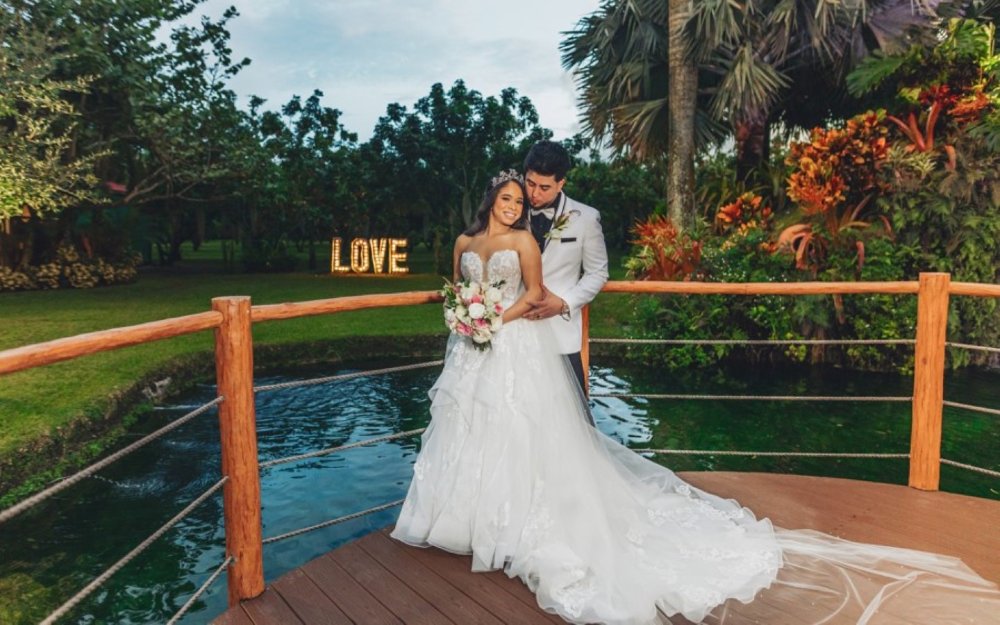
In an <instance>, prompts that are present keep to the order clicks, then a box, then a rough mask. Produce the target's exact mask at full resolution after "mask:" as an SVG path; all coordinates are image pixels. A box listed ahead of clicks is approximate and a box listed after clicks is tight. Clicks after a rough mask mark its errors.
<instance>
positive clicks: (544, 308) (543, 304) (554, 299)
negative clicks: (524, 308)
mask: <svg viewBox="0 0 1000 625" xmlns="http://www.w3.org/2000/svg"><path fill="white" fill-rule="evenodd" d="M565 304H566V303H565V302H564V301H563V300H562V298H561V297H559V296H558V295H556V294H555V293H553V292H552V291H550V290H548V289H547V288H545V287H544V286H543V287H542V296H541V297H540V298H538V299H536V300H533V301H530V302H528V306H530V307H531V308H530V310H528V312H526V313H524V318H525V319H533V320H538V319H548V318H549V317H555V316H556V315H558V314H560V313H562V311H563V307H564V306H565Z"/></svg>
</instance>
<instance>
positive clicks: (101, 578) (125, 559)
mask: <svg viewBox="0 0 1000 625" xmlns="http://www.w3.org/2000/svg"><path fill="white" fill-rule="evenodd" d="M228 479H229V478H228V477H223V478H222V479H221V480H219V481H218V482H216V483H215V484H213V485H212V486H211V488H209V489H208V490H206V491H205V492H203V493H202V494H201V495H199V496H198V497H197V498H196V499H195V500H194V501H192V502H191V503H189V504H188V505H187V506H185V507H184V509H183V510H181V511H180V512H178V513H177V514H175V515H174V516H173V517H172V518H171V519H170V520H169V521H167V522H166V523H164V524H163V525H161V526H160V528H159V529H158V530H156V531H155V532H153V533H152V534H150V535H149V537H148V538H146V540H144V541H142V542H141V543H139V544H138V545H137V546H136V547H134V548H133V549H132V550H131V551H129V552H128V553H127V554H125V555H124V556H122V558H121V559H119V560H118V561H117V562H115V563H114V564H112V565H111V566H110V567H109V568H108V569H107V570H106V571H104V572H103V573H101V574H100V575H98V576H97V577H96V578H94V580H93V581H91V582H90V583H89V584H87V585H86V586H84V587H83V588H82V589H81V590H80V591H79V592H77V593H76V594H75V595H73V596H72V597H71V598H70V599H69V600H68V601H66V602H65V603H63V604H62V605H61V606H59V607H58V608H57V609H56V611H55V612H53V613H52V614H49V615H48V616H47V617H46V618H45V620H43V621H42V622H41V625H52V624H53V623H55V622H56V621H57V620H58V619H60V618H62V617H63V616H66V614H68V613H69V611H70V610H72V609H73V608H75V607H76V606H77V605H78V604H79V603H80V602H81V601H83V600H84V599H86V598H87V597H88V596H90V594H91V593H92V592H94V591H95V590H97V589H98V588H100V587H101V586H102V585H104V582H106V581H108V579H110V578H111V576H112V575H114V574H115V573H117V572H118V571H120V570H121V569H122V567H124V566H125V565H126V564H128V563H129V562H131V561H132V560H133V559H135V557H136V556H138V555H139V554H141V553H142V552H143V551H145V550H146V549H148V548H149V546H150V545H152V544H153V543H154V542H156V541H157V539H159V538H160V537H161V536H163V535H164V534H166V533H167V531H168V530H170V528H172V527H173V526H174V525H177V523H179V522H180V521H182V520H183V519H184V518H186V517H187V516H188V515H189V514H191V513H192V512H193V511H194V510H195V508H197V507H198V506H200V505H201V504H202V502H204V501H205V500H206V499H208V498H209V497H211V496H212V495H213V494H215V493H216V492H217V491H218V490H219V489H220V488H222V486H223V484H225V483H226V481H227V480H228Z"/></svg>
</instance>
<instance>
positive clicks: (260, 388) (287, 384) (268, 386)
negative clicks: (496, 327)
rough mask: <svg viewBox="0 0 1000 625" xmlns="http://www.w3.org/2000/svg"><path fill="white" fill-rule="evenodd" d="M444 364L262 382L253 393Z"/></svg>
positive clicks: (402, 366)
mask: <svg viewBox="0 0 1000 625" xmlns="http://www.w3.org/2000/svg"><path fill="white" fill-rule="evenodd" d="M443 364H444V361H443V360H432V361H429V362H421V363H417V364H413V365H400V366H398V367H386V368H384V369H369V370H367V371H355V372H352V373H340V374H337V375H328V376H324V377H321V378H310V379H308V380H295V381H292V382H279V383H277V384H264V385H261V386H255V387H254V389H253V390H254V392H255V393H264V392H266V391H278V390H286V389H290V388H299V387H302V386H312V385H315V384H325V383H326V382H337V381H341V380H353V379H354V378H363V377H368V376H373V375H383V374H386V373H397V372H400V371H414V370H417V369H427V368H429V367H439V366H441V365H443Z"/></svg>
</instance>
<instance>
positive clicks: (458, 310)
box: [455, 304, 469, 319]
mask: <svg viewBox="0 0 1000 625" xmlns="http://www.w3.org/2000/svg"><path fill="white" fill-rule="evenodd" d="M468 315H469V311H468V310H466V309H465V306H462V305H461V304H459V305H458V306H456V307H455V317H456V318H458V319H465V318H466V317H467V316H468Z"/></svg>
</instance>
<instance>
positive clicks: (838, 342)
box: [590, 338, 917, 345]
mask: <svg viewBox="0 0 1000 625" xmlns="http://www.w3.org/2000/svg"><path fill="white" fill-rule="evenodd" d="M590 342H591V343H604V344H620V345H916V343H917V341H916V339H620V338H591V339H590Z"/></svg>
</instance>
